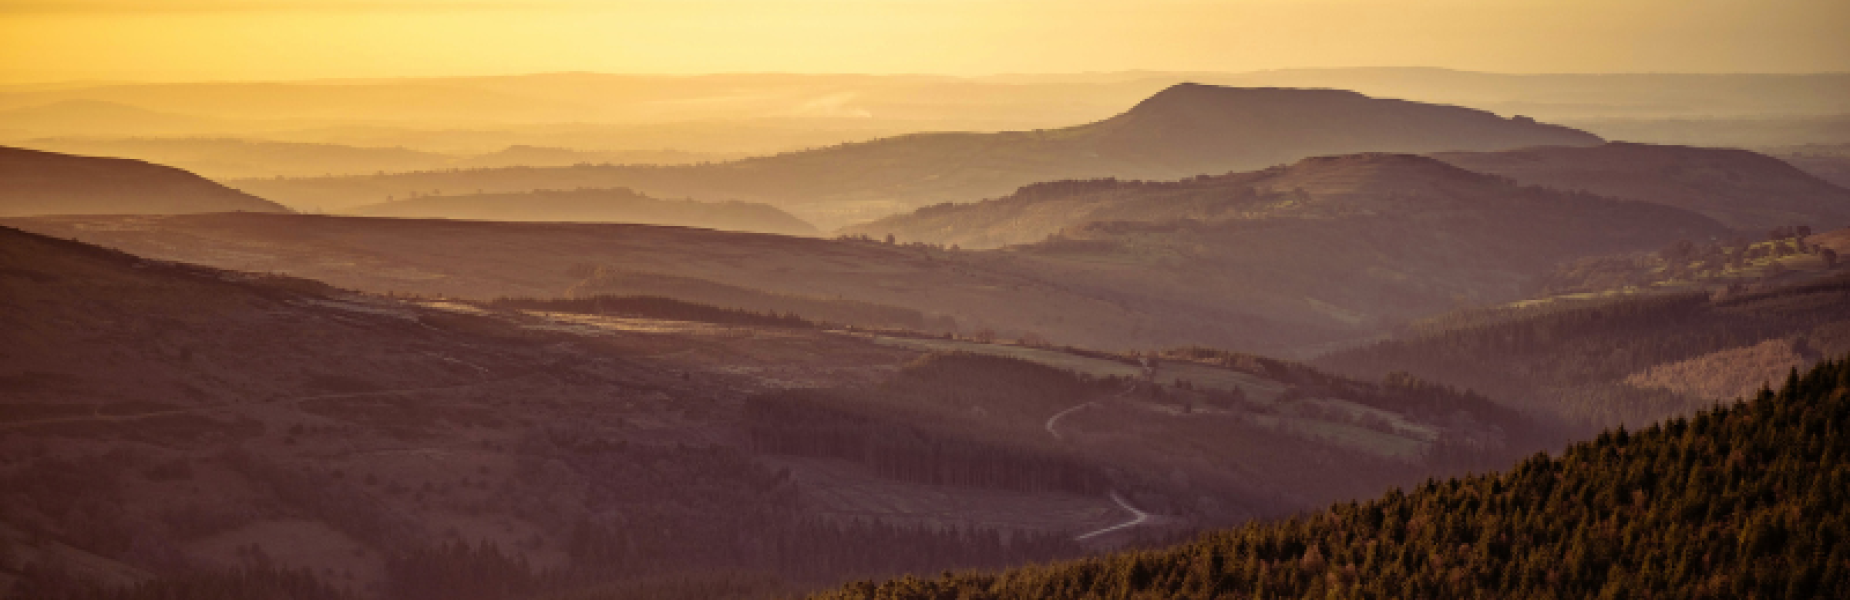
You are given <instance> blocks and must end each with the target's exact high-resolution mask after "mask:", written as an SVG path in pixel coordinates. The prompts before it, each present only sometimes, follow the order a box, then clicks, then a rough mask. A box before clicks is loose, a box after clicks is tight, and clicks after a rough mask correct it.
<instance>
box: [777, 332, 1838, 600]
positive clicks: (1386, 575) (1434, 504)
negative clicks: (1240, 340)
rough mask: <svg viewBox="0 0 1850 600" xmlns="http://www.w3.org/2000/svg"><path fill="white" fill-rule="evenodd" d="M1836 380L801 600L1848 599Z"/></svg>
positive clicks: (1815, 378)
mask: <svg viewBox="0 0 1850 600" xmlns="http://www.w3.org/2000/svg"><path fill="white" fill-rule="evenodd" d="M1846 426H1850V362H1844V361H1839V362H1834V363H1827V364H1824V365H1820V366H1819V367H1818V368H1817V369H1814V370H1812V371H1811V372H1809V373H1807V374H1805V375H1804V376H1803V377H1799V376H1797V375H1796V374H1795V375H1794V376H1793V377H1792V378H1790V379H1788V380H1786V385H1785V386H1784V387H1783V388H1781V389H1780V390H1779V392H1778V393H1777V394H1775V393H1772V392H1766V393H1762V394H1760V395H1758V396H1755V397H1753V398H1751V399H1749V400H1747V401H1746V402H1744V403H1737V404H1734V405H1732V406H1728V407H1725V408H1721V409H1717V410H1714V411H1707V412H1703V413H1700V414H1697V415H1695V416H1694V417H1691V418H1687V419H1685V418H1678V419H1675V420H1671V421H1669V422H1666V423H1663V424H1661V425H1652V426H1651V427H1650V428H1648V429H1642V430H1638V431H1635V432H1627V431H1625V430H1623V429H1621V430H1619V431H1617V432H1609V433H1605V434H1601V435H1600V437H1599V439H1597V440H1595V441H1593V442H1590V443H1584V444H1580V445H1577V446H1574V447H1573V448H1570V449H1569V450H1568V451H1567V452H1565V453H1563V454H1562V455H1561V456H1560V457H1558V458H1551V457H1547V456H1537V457H1534V458H1531V459H1529V460H1527V461H1524V462H1523V463H1522V464H1521V465H1518V466H1516V467H1515V468H1513V469H1510V470H1508V471H1506V472H1504V473H1502V474H1496V475H1488V476H1480V477H1471V478H1464V479H1453V480H1449V481H1443V482H1429V483H1427V484H1424V485H1422V486H1420V487H1419V488H1417V489H1414V490H1413V491H1411V492H1405V493H1403V492H1398V491H1397V492H1394V493H1391V494H1389V495H1388V496H1386V497H1383V498H1381V499H1378V500H1373V501H1368V502H1360V503H1346V504H1339V505H1336V506H1334V507H1332V508H1330V509H1328V510H1325V511H1323V512H1319V513H1315V514H1311V515H1307V516H1305V517H1303V518H1298V519H1292V520H1290V521H1285V522H1272V523H1262V524H1254V525H1248V526H1245V527H1241V528H1238V529H1233V530H1229V531H1224V532H1219V533H1214V534H1209V535H1207V536H1204V537H1202V538H1201V539H1200V540H1198V541H1196V542H1193V543H1190V544H1185V545H1181V546H1177V547H1175V548H1170V549H1165V550H1157V551H1146V552H1135V553H1128V554H1121V555H1116V556H1109V557H1103V558H1097V559H1088V560H1084V561H1078V562H1069V563H1058V564H1053V565H1048V566H1043V567H1027V568H1020V569H1015V570H1011V571H1005V572H1002V573H962V574H947V575H946V576H943V577H941V578H933V579H927V580H919V579H912V578H908V579H904V580H898V581H890V582H886V583H880V584H876V583H874V582H864V583H855V584H850V585H847V586H845V587H843V588H842V589H840V590H837V591H835V592H832V593H827V594H820V595H817V596H814V597H815V598H823V599H829V600H849V599H855V600H872V599H875V598H880V599H894V600H910V599H925V598H946V597H955V598H987V599H994V600H1015V599H1024V600H1025V599H1028V598H1034V599H1037V600H1041V599H1044V600H1057V599H1063V598H1075V599H1077V598H1133V597H1151V598H1214V597H1223V596H1236V597H1237V596H1238V595H1245V594H1252V595H1256V596H1260V597H1293V598H1304V597H1320V598H1327V597H1335V598H1387V597H1428V598H1472V597H1501V598H1518V597H1575V598H1589V597H1595V596H1601V597H1625V598H1638V597H1672V598H1752V597H1764V598H1775V597H1785V598H1813V597H1820V596H1823V595H1829V594H1831V593H1833V592H1830V590H1841V589H1843V588H1844V586H1846V585H1850V569H1846V568H1845V564H1846V561H1850V538H1846V534H1850V513H1846V511H1845V510H1844V507H1845V506H1846V502H1850V492H1847V491H1846V490H1850V487H1846V486H1844V485H1841V483H1842V481H1843V480H1844V479H1845V478H1846V477H1850V465H1846V464H1845V462H1844V461H1843V459H1842V457H1843V456H1844V454H1845V453H1846V452H1850V440H1847V438H1845V436H1844V435H1842V433H1841V432H1842V431H1843V429H1844V428H1845V427H1846Z"/></svg>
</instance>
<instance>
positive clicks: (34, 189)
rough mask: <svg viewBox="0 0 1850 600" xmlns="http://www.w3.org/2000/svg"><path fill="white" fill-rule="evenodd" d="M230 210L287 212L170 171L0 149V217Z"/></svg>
mask: <svg viewBox="0 0 1850 600" xmlns="http://www.w3.org/2000/svg"><path fill="white" fill-rule="evenodd" d="M234 211H244V212H289V209H286V208H283V207H281V206H278V205H277V204H276V203H274V202H270V201H268V200H264V199H262V198H258V197H256V196H252V195H250V194H246V193H243V192H239V191H237V190H233V189H231V188H227V187H225V186H222V185H219V184H216V183H213V182H211V181H207V180H206V179H204V178H202V177H199V176H198V175H194V174H192V173H188V172H186V171H182V170H179V169H175V168H172V167H164V166H160V165H154V164H149V163H145V162H141V161H138V160H126V159H117V158H92V157H86V156H72V155H68V154H56V153H51V152H39V151H36V150H22V149H18V148H6V147H0V216H23V215H73V214H184V213H205V212H234Z"/></svg>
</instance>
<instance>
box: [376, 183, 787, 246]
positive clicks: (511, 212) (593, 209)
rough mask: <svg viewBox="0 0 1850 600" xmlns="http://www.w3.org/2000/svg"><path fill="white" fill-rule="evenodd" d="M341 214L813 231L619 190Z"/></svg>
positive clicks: (740, 206) (774, 218)
mask: <svg viewBox="0 0 1850 600" xmlns="http://www.w3.org/2000/svg"><path fill="white" fill-rule="evenodd" d="M343 212H346V213H348V214H354V215H360V216H368V217H398V218H441V219H471V220H477V221H552V222H577V223H638V224H644V225H681V226H686V227H705V228H708V229H722V230H727V231H757V232H763V233H780V234H785V235H815V234H816V228H815V227H811V226H810V225H809V224H808V223H804V222H803V221H802V220H800V219H797V218H796V217H792V216H790V214H789V213H786V212H784V211H781V210H777V209H776V208H773V207H770V206H766V205H763V204H754V203H749V202H699V201H694V200H664V199H660V198H650V197H648V196H644V195H642V194H638V193H636V192H634V191H631V190H628V189H625V188H615V189H607V190H559V191H553V190H539V191H533V192H526V193H519V194H469V195H459V196H420V197H416V198H408V199H405V200H398V201H393V202H384V203H380V204H368V205H365V206H358V207H354V208H350V209H347V210H345V211H343Z"/></svg>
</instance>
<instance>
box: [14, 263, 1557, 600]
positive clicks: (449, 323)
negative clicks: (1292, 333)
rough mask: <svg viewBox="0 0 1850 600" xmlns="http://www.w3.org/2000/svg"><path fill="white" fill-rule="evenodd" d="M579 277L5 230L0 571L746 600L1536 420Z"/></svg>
mask: <svg viewBox="0 0 1850 600" xmlns="http://www.w3.org/2000/svg"><path fill="white" fill-rule="evenodd" d="M558 304H569V303H558ZM580 304H592V306H591V307H589V308H591V309H592V311H593V312H589V313H568V312H548V311H541V310H534V311H499V310H492V309H488V308H484V307H481V306H474V305H468V304H463V303H457V302H411V301H403V300H395V299H390V298H383V297H378V296H367V295H363V294H355V293H350V292H344V291H341V290H337V289H333V288H330V287H327V286H325V285H321V284H318V283H315V282H311V281H305V280H294V279H287V278H281V277H272V276H260V275H253V274H248V273H238V272H231V271H220V270H216V269H210V268H204V267H197V266H190V265H183V264H173V263H164V262H160V261H153V260H147V259H143V258H138V257H135V256H132V255H128V254H124V253H121V252H117V251H111V250H105V249H101V248H97V247H94V246H88V245H84V244H81V243H77V242H70V241H66V240H59V239H52V238H46V237H42V236H37V235H32V234H26V233H22V232H18V231H16V230H11V229H0V455H4V456H6V457H7V460H5V461H3V462H0V489H5V490H7V502H5V503H3V504H0V544H5V545H4V547H5V548H6V549H7V554H6V560H5V561H4V562H0V594H4V595H7V597H25V598H70V599H81V598H116V599H123V598H175V597H183V598H217V597H223V596H226V595H229V596H231V597H240V598H247V597H271V596H272V595H271V594H263V593H256V592H248V591H247V592H243V593H228V592H226V589H227V586H230V587H231V588H232V589H238V585H234V584H239V582H242V583H244V584H252V585H258V586H260V587H261V586H270V585H278V586H284V587H294V586H302V587H309V588H315V589H320V588H322V587H323V586H325V587H326V588H327V590H326V591H327V593H314V594H308V593H294V594H290V595H288V597H293V598H333V597H339V596H340V594H336V593H334V592H333V591H332V590H337V589H346V590H351V591H353V592H355V593H356V594H358V595H360V597H364V598H376V599H391V600H458V599H464V600H467V599H474V598H490V599H501V598H509V597H521V596H545V595H546V594H547V593H565V592H568V591H572V590H578V589H581V588H586V587H591V588H594V589H595V588H597V587H599V586H606V587H607V586H610V585H617V584H622V585H632V584H637V583H638V582H642V583H651V584H653V585H660V586H663V587H665V588H666V589H667V590H683V591H685V590H688V589H694V590H699V589H703V587H704V586H724V585H727V584H729V583H730V584H736V585H743V586H745V587H748V588H750V589H753V590H758V593H757V595H758V596H760V597H762V596H769V595H771V593H770V592H772V591H785V592H788V591H794V590H793V589H792V588H790V587H788V586H790V585H798V586H820V585H832V584H834V583H835V582H839V581H841V580H843V579H846V578H849V577H870V576H886V575H890V574H894V573H900V572H938V571H940V570H942V569H945V568H953V567H959V566H962V567H999V566H1003V565H1008V564H1021V563H1024V562H1031V561H1039V560H1047V559H1050V558H1054V557H1061V556H1074V555H1077V554H1078V553H1080V552H1081V551H1082V550H1083V548H1086V547H1093V548H1096V547H1106V546H1115V545H1119V544H1122V543H1124V542H1125V541H1127V540H1129V539H1131V538H1134V537H1137V536H1140V535H1153V536H1164V535H1174V534H1175V533H1178V532H1185V531H1192V530H1194V529H1196V528H1200V527H1204V526H1210V525H1216V524H1229V523H1234V522H1239V521H1243V520H1246V519H1250V518H1254V517H1261V516H1270V515H1278V514H1287V513H1291V512H1295V511H1299V510H1303V509H1305V508H1307V507H1309V506H1314V505H1318V504H1322V503H1325V502H1329V501H1332V500H1335V499H1340V498H1349V497H1355V496H1357V495H1365V494H1374V493H1378V492H1379V491H1380V490H1383V489H1387V488H1389V487H1391V486H1394V485H1407V484H1410V483H1412V482H1414V481H1418V480H1419V479H1421V478H1425V477H1429V476H1433V475H1438V474H1444V473H1452V472H1458V471H1461V470H1464V469H1470V468H1482V467H1483V466H1486V465H1492V464H1503V463H1506V462H1507V461H1510V460H1514V459H1515V458H1516V457H1517V456H1520V455H1523V454H1527V452H1528V451H1529V450H1530V449H1532V448H1534V447H1537V446H1539V445H1541V444H1545V443H1548V441H1549V440H1552V439H1554V435H1553V434H1551V433H1550V430H1549V428H1548V427H1546V426H1545V425H1542V424H1540V423H1538V422H1536V421H1534V420H1532V419H1529V418H1528V417H1526V416H1524V415H1521V414H1519V413H1516V412H1514V411H1510V410H1507V409H1504V408H1501V407H1499V406H1497V405H1495V404H1494V403H1491V402H1490V401H1488V400H1487V399H1485V398H1483V397H1481V396H1476V395H1472V394H1466V393H1461V392H1458V391H1455V390H1450V389H1445V388H1442V387H1438V386H1432V385H1430V384H1425V383H1422V382H1419V381H1417V380H1413V379H1409V378H1404V377H1403V378H1390V379H1387V380H1385V381H1383V382H1381V383H1378V384H1377V383H1367V382H1359V381H1352V380H1345V379H1342V378H1338V377H1331V376H1328V375H1324V374H1321V373H1318V372H1316V371H1314V370H1311V369H1308V368H1304V367H1303V366H1301V365H1294V364H1290V363H1284V362H1280V361H1275V360H1269V359H1264V358H1260V357H1255V356H1248V355H1237V354H1229V353H1220V352H1213V351H1207V350H1199V349H1197V350H1190V351H1182V352H1172V353H1164V354H1163V355H1162V356H1161V357H1160V360H1159V361H1157V362H1156V363H1150V364H1154V366H1153V367H1152V370H1148V371H1146V370H1145V367H1144V364H1145V363H1140V362H1139V361H1137V360H1133V359H1131V358H1130V357H1128V356H1123V355H1113V354H1106V353H1100V352H1085V351H1067V350H1056V349H1050V348H1030V347H1024V346H1009V345H998V344H980V343H974V342H968V341H959V340H948V339H942V338H927V337H892V336H882V335H869V334H864V333H858V332H849V331H833V330H824V329H820V328H815V327H809V326H805V325H803V324H801V323H800V322H794V323H793V322H791V321H790V320H788V319H769V320H766V319H763V318H762V316H760V318H759V319H739V318H738V317H741V316H745V315H739V314H736V313H733V314H726V313H724V312H723V311H712V310H706V311H704V312H705V313H706V317H702V316H700V314H699V313H701V312H703V311H700V310H692V309H697V308H698V307H688V306H685V305H682V306H679V307H675V306H668V307H667V308H669V309H670V310H671V311H673V312H675V313H677V314H679V315H680V316H679V317H677V318H694V319H700V318H708V317H714V316H718V317H720V318H719V319H717V321H719V322H713V321H678V320H665V319H660V318H653V317H649V316H643V315H638V314H635V313H634V312H628V311H626V310H624V309H618V314H616V315H607V314H597V312H601V308H600V307H597V306H596V303H580ZM655 305H656V306H657V308H661V307H662V304H661V303H655ZM629 306H630V307H631V308H635V307H636V306H637V304H635V303H630V304H629ZM555 308H556V309H558V310H565V309H569V308H570V306H563V305H561V306H555ZM657 316H660V315H659V314H658V315H657ZM754 322H756V323H760V324H753V323H754ZM765 322H770V323H771V324H769V325H763V324H762V323H765ZM1126 506H1130V507H1135V508H1128V509H1127V508H1125V507H1126ZM1146 510H1147V511H1150V513H1149V516H1148V517H1139V516H1137V514H1136V513H1137V511H1146ZM1126 512H1131V513H1132V514H1130V515H1126V514H1125V513H1126ZM870 520H877V522H871V523H870ZM644 523H646V525H642V524H644ZM1093 533H1096V534H1097V535H1091V534H1093ZM1076 538H1078V539H1076ZM299 569H300V570H305V571H300V570H299ZM739 571H753V572H767V573H775V574H776V576H769V575H766V576H754V577H752V578H751V579H750V580H749V581H745V582H739V581H738V580H737V579H736V575H734V574H735V573H737V572H739ZM664 572H669V573H673V574H674V575H673V577H671V578H670V577H664V578H663V579H661V580H659V581H657V580H656V579H655V578H656V577H657V576H660V574H661V573H664ZM66 573H69V574H72V575H73V576H72V577H67V576H65V575H64V574H66ZM459 573H467V575H466V576H465V575H459ZM150 579H152V581H149V580H150ZM138 581H139V582H146V583H145V585H142V586H140V587H136V588H132V589H127V590H114V589H108V588H114V587H117V586H120V585H122V584H126V583H130V582H138ZM176 589H178V590H186V591H174V590H176ZM812 589H813V588H812ZM162 590H167V591H166V592H165V593H162ZM485 590H486V591H485ZM786 595H787V594H786ZM639 597H649V598H670V597H677V596H672V595H669V594H668V593H667V591H665V590H664V591H657V592H656V593H652V594H639ZM685 597H690V598H710V597H713V596H712V595H711V593H710V592H709V593H706V594H699V593H690V594H689V595H688V596H685Z"/></svg>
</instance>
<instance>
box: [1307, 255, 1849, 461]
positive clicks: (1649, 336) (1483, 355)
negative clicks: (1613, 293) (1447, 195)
mask: <svg viewBox="0 0 1850 600" xmlns="http://www.w3.org/2000/svg"><path fill="white" fill-rule="evenodd" d="M1788 337H1790V338H1794V339H1796V340H1797V341H1798V342H1797V343H1798V344H1799V345H1800V347H1801V348H1804V349H1805V350H1806V352H1808V353H1815V354H1817V355H1830V354H1835V353H1839V352H1846V351H1850V277H1842V276H1840V277H1836V278H1832V279H1829V280H1824V281H1819V282H1814V283H1809V284H1804V285H1798V286H1791V287H1787V288H1781V289H1774V290H1768V291H1762V292H1750V293H1740V294H1735V295H1718V296H1711V295H1710V294H1708V293H1700V292H1698V293H1683V294H1666V295H1656V296H1644V297H1636V298H1628V299H1624V300H1618V301H1613V302H1609V303H1602V304H1596V305H1591V306H1580V307H1574V308H1567V309H1563V310H1559V311H1554V312H1538V313H1527V314H1516V315H1514V316H1512V317H1510V318H1505V319H1495V318H1478V317H1465V318H1462V319H1460V320H1459V321H1458V322H1457V324H1456V325H1455V326H1452V327H1449V328H1443V327H1438V326H1433V327H1431V328H1428V329H1426V330H1425V331H1423V332H1419V333H1414V334H1411V335H1409V336H1408V337H1406V338H1403V339H1395V340H1390V341H1385V342H1380V343H1376V344H1373V345H1370V346H1365V347H1362V348H1357V349H1352V350H1347V351H1341V352H1336V353H1333V354H1330V355H1326V356H1324V357H1321V358H1318V359H1317V360H1316V361H1314V362H1315V364H1317V365H1319V366H1321V367H1324V368H1328V369H1331V370H1334V371H1337V372H1339V373H1343V374H1347V375H1351V376H1360V377H1380V376H1382V375H1384V374H1386V373H1391V372H1395V371H1405V372H1410V373H1414V374H1417V375H1419V376H1421V377H1426V378H1430V379H1434V380H1438V381H1444V382H1447V383H1450V384H1454V385H1460V386H1465V387H1468V388H1471V389H1474V390H1477V391H1480V392H1483V393H1485V394H1486V395H1488V396H1490V397H1493V398H1497V399H1498V400H1500V401H1503V402H1510V403H1514V404H1516V405H1518V406H1521V407H1524V408H1527V409H1530V410H1536V411H1548V412H1551V413H1554V414H1557V415H1559V416H1561V417H1562V418H1564V419H1568V420H1570V421H1572V422H1574V423H1575V424H1576V425H1578V426H1580V427H1582V428H1583V429H1584V430H1593V429H1597V428H1599V427H1604V426H1610V425H1613V424H1618V423H1630V424H1639V423H1648V422H1651V421H1654V420H1658V419H1662V418H1664V417H1666V416H1669V415H1674V414H1682V413H1687V412H1688V411H1690V410H1691V409H1693V408H1697V407H1701V406H1706V405H1708V404H1710V403H1712V402H1714V401H1715V400H1717V399H1714V398H1687V397H1682V396H1680V395H1678V394H1676V393H1674V392H1672V391H1670V390H1667V389H1662V388H1638V387H1632V386H1628V385H1624V384H1622V382H1623V381H1624V379H1625V378H1626V377H1627V376H1629V375H1631V374H1634V373H1639V372H1642V371H1644V370H1646V369H1648V368H1650V367H1653V366H1657V365H1662V364H1666V363H1672V362H1677V361H1682V360H1686V359H1691V358H1694V357H1699V356H1702V355H1705V354H1708V353H1711V352H1716V351H1720V350H1727V349H1732V348H1740V347H1745V346H1751V345H1754V344H1757V343H1760V342H1762V341H1765V340H1769V339H1779V338H1788Z"/></svg>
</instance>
